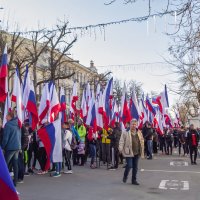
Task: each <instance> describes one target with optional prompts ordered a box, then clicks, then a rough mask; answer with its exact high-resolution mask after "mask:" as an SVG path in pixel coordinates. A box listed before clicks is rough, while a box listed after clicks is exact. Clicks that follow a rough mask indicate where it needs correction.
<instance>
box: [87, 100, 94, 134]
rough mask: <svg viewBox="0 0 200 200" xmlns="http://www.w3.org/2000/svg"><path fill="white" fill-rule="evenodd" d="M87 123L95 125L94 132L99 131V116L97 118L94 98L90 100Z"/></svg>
mask: <svg viewBox="0 0 200 200" xmlns="http://www.w3.org/2000/svg"><path fill="white" fill-rule="evenodd" d="M86 124H87V125H89V126H92V127H93V131H94V133H95V132H96V131H97V118H96V108H95V101H94V99H91V100H90V105H89V111H88V115H87V119H86Z"/></svg>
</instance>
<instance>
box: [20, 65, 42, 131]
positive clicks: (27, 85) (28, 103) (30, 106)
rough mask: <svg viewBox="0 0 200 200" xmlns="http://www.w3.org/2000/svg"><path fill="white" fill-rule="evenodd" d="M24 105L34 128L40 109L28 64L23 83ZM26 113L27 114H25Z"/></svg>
mask: <svg viewBox="0 0 200 200" xmlns="http://www.w3.org/2000/svg"><path fill="white" fill-rule="evenodd" d="M23 105H24V111H25V112H26V111H27V112H28V113H29V114H28V116H29V123H30V125H31V128H32V130H35V129H36V126H37V124H38V121H39V119H38V111H37V104H36V97H35V92H34V87H33V82H32V81H31V79H30V75H29V71H28V66H26V73H25V76H24V84H23ZM24 115H25V114H24Z"/></svg>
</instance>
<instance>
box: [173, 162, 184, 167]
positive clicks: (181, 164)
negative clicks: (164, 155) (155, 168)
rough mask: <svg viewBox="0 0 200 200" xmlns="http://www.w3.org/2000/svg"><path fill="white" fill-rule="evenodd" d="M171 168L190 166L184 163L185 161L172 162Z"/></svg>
mask: <svg viewBox="0 0 200 200" xmlns="http://www.w3.org/2000/svg"><path fill="white" fill-rule="evenodd" d="M170 166H177V167H181V166H188V162H184V161H171V162H170Z"/></svg>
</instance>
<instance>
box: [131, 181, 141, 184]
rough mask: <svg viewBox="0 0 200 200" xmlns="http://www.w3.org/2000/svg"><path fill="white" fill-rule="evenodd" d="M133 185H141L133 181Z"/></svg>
mask: <svg viewBox="0 0 200 200" xmlns="http://www.w3.org/2000/svg"><path fill="white" fill-rule="evenodd" d="M132 184H133V185H140V184H139V183H138V182H137V181H132Z"/></svg>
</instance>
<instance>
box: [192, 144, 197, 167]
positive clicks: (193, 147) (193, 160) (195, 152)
mask: <svg viewBox="0 0 200 200" xmlns="http://www.w3.org/2000/svg"><path fill="white" fill-rule="evenodd" d="M193 153H194V159H193ZM190 159H191V163H195V162H196V160H197V147H196V146H190Z"/></svg>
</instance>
